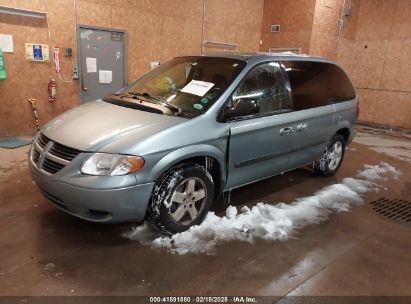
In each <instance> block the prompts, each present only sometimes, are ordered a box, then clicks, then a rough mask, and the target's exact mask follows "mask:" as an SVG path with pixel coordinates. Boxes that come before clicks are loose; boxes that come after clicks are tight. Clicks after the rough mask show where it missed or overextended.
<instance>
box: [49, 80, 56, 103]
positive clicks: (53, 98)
mask: <svg viewBox="0 0 411 304" xmlns="http://www.w3.org/2000/svg"><path fill="white" fill-rule="evenodd" d="M48 89H49V101H50V102H54V101H56V97H57V82H56V81H55V80H54V79H53V78H50V80H49V84H48Z"/></svg>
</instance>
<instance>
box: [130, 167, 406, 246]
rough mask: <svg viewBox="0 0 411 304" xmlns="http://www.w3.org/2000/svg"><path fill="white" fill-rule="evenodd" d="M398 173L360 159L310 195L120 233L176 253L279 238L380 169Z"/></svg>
mask: <svg viewBox="0 0 411 304" xmlns="http://www.w3.org/2000/svg"><path fill="white" fill-rule="evenodd" d="M399 174H400V172H399V171H398V170H396V169H395V168H394V167H392V166H390V165H388V164H386V163H381V164H380V165H377V166H369V165H366V166H365V169H364V170H363V171H360V172H359V173H358V174H357V176H356V178H345V179H343V180H342V182H341V183H338V184H334V185H331V186H328V187H325V188H323V189H321V190H320V191H318V192H316V193H315V194H314V195H312V196H309V197H304V198H299V199H296V200H295V201H294V202H292V203H290V204H284V203H279V204H277V205H269V204H264V203H258V204H257V205H256V206H254V207H252V208H251V209H250V208H248V207H242V208H241V209H240V211H238V210H237V208H236V207H233V206H229V207H228V208H227V210H226V215H225V216H223V217H219V216H217V215H215V214H214V212H209V214H208V215H207V217H206V219H205V220H204V222H203V223H202V224H201V225H199V226H194V227H191V228H190V229H189V230H187V231H185V232H182V233H178V234H175V235H173V236H172V237H164V236H159V235H158V234H157V233H156V232H154V231H153V230H152V229H151V228H150V226H149V225H148V224H147V223H145V224H144V225H143V226H138V227H135V228H133V229H132V230H131V231H129V232H127V233H125V234H124V235H123V236H125V237H127V238H129V239H131V240H138V241H139V242H140V243H142V244H143V245H151V246H153V247H166V248H168V249H169V251H170V252H171V253H178V254H185V253H188V252H193V253H213V252H214V250H215V248H216V245H218V244H220V243H222V242H227V241H234V240H235V241H243V242H250V243H252V242H254V241H255V240H257V239H262V240H267V241H276V240H279V241H285V240H288V239H289V238H291V237H292V236H293V234H294V233H295V232H296V231H297V230H298V229H301V228H303V227H305V226H307V225H311V224H318V223H321V222H323V221H325V220H327V219H328V217H329V215H330V214H331V213H338V212H344V211H348V210H349V209H350V206H351V205H352V204H361V203H362V198H361V194H363V193H365V192H369V191H378V190H379V189H380V186H379V185H378V184H376V183H375V180H380V179H383V178H385V177H384V176H386V175H391V176H393V177H394V178H398V175H399ZM383 175H384V176H383Z"/></svg>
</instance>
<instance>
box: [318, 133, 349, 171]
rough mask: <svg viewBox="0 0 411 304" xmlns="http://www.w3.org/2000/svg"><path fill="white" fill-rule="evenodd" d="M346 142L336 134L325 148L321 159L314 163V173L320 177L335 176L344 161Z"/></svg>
mask: <svg viewBox="0 0 411 304" xmlns="http://www.w3.org/2000/svg"><path fill="white" fill-rule="evenodd" d="M344 152H345V140H344V137H342V136H341V135H339V134H335V135H334V136H333V137H332V138H331V140H330V142H329V143H328V145H327V147H326V148H325V150H324V152H323V154H322V155H321V158H320V159H319V160H316V161H315V163H314V171H315V173H316V174H318V175H319V176H324V177H328V176H333V175H334V174H335V173H337V171H338V169H339V168H340V166H341V163H342V161H343V159H344Z"/></svg>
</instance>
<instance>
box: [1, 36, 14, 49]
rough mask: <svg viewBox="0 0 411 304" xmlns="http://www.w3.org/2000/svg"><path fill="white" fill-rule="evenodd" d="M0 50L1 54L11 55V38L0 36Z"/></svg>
mask: <svg viewBox="0 0 411 304" xmlns="http://www.w3.org/2000/svg"><path fill="white" fill-rule="evenodd" d="M0 49H1V50H2V51H3V53H13V52H14V48H13V36H12V35H5V34H0Z"/></svg>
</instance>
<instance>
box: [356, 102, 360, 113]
mask: <svg viewBox="0 0 411 304" xmlns="http://www.w3.org/2000/svg"><path fill="white" fill-rule="evenodd" d="M355 110H356V111H357V116H358V115H360V102H359V101H357V107H356V108H355Z"/></svg>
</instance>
